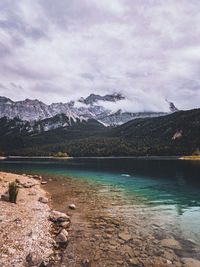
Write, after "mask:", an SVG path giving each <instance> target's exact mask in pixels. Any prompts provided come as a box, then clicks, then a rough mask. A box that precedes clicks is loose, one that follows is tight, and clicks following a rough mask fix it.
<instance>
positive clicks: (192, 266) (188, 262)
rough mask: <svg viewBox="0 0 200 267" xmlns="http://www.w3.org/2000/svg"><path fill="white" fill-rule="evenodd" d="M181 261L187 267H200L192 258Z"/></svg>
mask: <svg viewBox="0 0 200 267" xmlns="http://www.w3.org/2000/svg"><path fill="white" fill-rule="evenodd" d="M182 260H183V262H184V263H185V264H186V266H187V267H199V266H200V261H199V260H195V259H192V258H183V259H182Z"/></svg>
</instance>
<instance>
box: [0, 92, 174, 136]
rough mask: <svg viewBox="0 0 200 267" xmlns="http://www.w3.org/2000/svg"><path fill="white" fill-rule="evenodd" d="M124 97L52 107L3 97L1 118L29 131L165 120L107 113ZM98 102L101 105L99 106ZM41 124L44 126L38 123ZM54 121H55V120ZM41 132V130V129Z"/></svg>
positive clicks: (89, 99) (144, 114)
mask: <svg viewBox="0 0 200 267" xmlns="http://www.w3.org/2000/svg"><path fill="white" fill-rule="evenodd" d="M124 99H125V97H124V96H122V95H121V94H119V93H115V94H111V95H105V96H100V95H95V94H91V95H89V96H88V97H87V98H83V97H81V98H80V99H79V100H78V101H70V102H68V103H52V104H51V105H46V104H45V103H43V102H41V101H39V100H37V99H35V100H30V99H26V100H24V101H16V102H15V101H12V100H11V99H9V98H6V97H0V118H2V117H7V118H9V119H14V118H18V119H20V120H22V121H25V122H29V126H27V127H28V131H31V128H32V130H35V129H36V126H38V127H40V126H39V125H41V126H43V127H42V128H43V130H46V131H48V130H50V129H54V128H56V127H57V126H58V127H61V126H62V125H63V126H64V127H65V126H66V123H67V124H69V125H70V123H74V122H76V121H82V120H88V119H95V120H97V121H99V122H100V123H102V124H104V125H105V126H116V125H121V124H123V123H125V122H128V121H130V120H132V119H136V118H146V117H157V116H163V115H166V114H167V113H164V112H152V111H149V112H137V113H133V112H124V111H122V110H120V109H119V110H117V111H113V110H111V109H107V108H105V107H104V106H103V104H102V103H108V102H115V103H116V102H119V101H122V100H124ZM99 101H100V103H101V104H99ZM177 110H178V109H177V108H176V107H175V105H174V104H173V103H171V102H169V112H174V111H177ZM59 114H64V115H65V116H66V117H67V118H68V119H67V121H66V118H65V119H64V120H62V119H63V117H60V121H59V117H57V119H56V123H57V124H54V123H53V124H52V123H51V121H50V120H46V119H50V118H53V117H55V116H56V115H59ZM39 121H41V123H38V122H39ZM53 121H54V120H53ZM38 129H39V128H38Z"/></svg>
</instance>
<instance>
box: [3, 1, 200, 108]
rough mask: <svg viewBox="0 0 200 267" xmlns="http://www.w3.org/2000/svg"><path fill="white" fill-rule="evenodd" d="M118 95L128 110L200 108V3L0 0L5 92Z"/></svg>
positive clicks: (52, 98)
mask: <svg viewBox="0 0 200 267" xmlns="http://www.w3.org/2000/svg"><path fill="white" fill-rule="evenodd" d="M92 92H93V93H98V94H107V93H113V92H121V93H122V94H123V95H125V96H127V97H128V98H129V99H130V101H129V103H127V102H123V103H124V105H125V106H124V108H126V109H127V108H128V109H130V111H137V110H138V111H143V110H162V111H164V110H166V109H167V105H166V102H165V99H166V98H167V99H168V100H170V101H173V102H174V103H175V104H176V106H177V107H178V108H180V109H189V108H193V107H199V106H200V1H199V0H57V1H55V0H1V1H0V95H2V96H6V97H10V98H11V99H13V100H22V99H25V98H31V99H35V98H37V99H39V100H42V101H43V102H45V103H51V102H67V101H69V100H70V99H76V98H78V97H80V96H84V97H86V96H87V95H88V94H90V93H92Z"/></svg>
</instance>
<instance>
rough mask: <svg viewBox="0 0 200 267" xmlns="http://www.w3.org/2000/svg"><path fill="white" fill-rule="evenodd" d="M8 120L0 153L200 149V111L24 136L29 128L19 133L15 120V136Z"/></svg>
mask: <svg viewBox="0 0 200 267" xmlns="http://www.w3.org/2000/svg"><path fill="white" fill-rule="evenodd" d="M5 120H6V118H2V119H1V120H0V126H1V131H0V149H1V151H4V152H6V153H9V154H11V153H12V154H16V155H19V154H23V155H51V154H52V153H55V152H58V151H62V152H67V153H69V154H70V155H71V156H145V155H173V156H174V155H187V154H191V153H193V152H194V151H195V150H196V149H198V148H200V138H199V136H200V109H194V110H189V111H179V112H175V113H173V114H170V115H167V116H161V117H156V118H143V119H135V120H132V121H129V122H127V123H126V124H123V125H121V126H118V127H114V128H108V127H105V126H104V125H102V124H101V123H99V122H98V121H95V120H88V121H82V122H81V121H79V122H77V121H76V122H74V123H73V124H71V125H68V126H66V127H60V128H57V129H53V130H49V131H42V132H37V133H33V132H32V133H27V132H25V131H24V130H23V129H24V127H27V125H22V129H20V127H21V126H20V125H21V123H22V122H21V121H19V120H16V119H15V121H16V122H17V131H16V133H15V131H14V128H12V127H13V123H14V122H13V121H9V122H8V125H9V127H11V129H10V128H8V126H6V123H5ZM2 121H3V122H4V128H3V127H2V125H3V122H2ZM6 127H7V128H6ZM12 130H13V131H14V132H12ZM3 131H4V132H3ZM8 133H9V134H8ZM16 149H17V150H16Z"/></svg>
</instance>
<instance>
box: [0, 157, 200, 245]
mask: <svg viewBox="0 0 200 267" xmlns="http://www.w3.org/2000/svg"><path fill="white" fill-rule="evenodd" d="M0 170H1V171H10V172H18V173H38V174H42V175H44V174H45V175H48V174H49V175H56V176H58V175H59V176H62V177H65V176H69V175H70V176H71V177H74V179H81V180H82V181H84V179H85V180H87V181H92V182H93V183H97V184H103V185H104V186H105V190H107V193H108V192H109V190H110V186H111V185H112V187H113V186H114V187H115V188H116V189H117V190H118V192H120V194H121V198H125V197H127V196H128V197H129V199H131V197H134V199H135V197H137V198H138V205H139V204H140V202H141V203H142V204H143V205H144V204H145V207H146V209H148V210H149V211H150V212H152V214H154V216H155V214H156V216H158V217H162V218H164V220H165V219H166V220H168V221H171V222H173V223H174V224H176V226H177V225H178V227H179V228H180V231H182V234H183V235H184V236H185V237H186V238H190V239H193V240H195V241H196V242H198V243H199V244H200V223H199V222H200V161H183V160H178V159H170V158H76V159H70V160H61V159H9V160H3V161H0ZM99 194H101V192H99ZM102 194H103V192H102ZM140 200H141V201H140Z"/></svg>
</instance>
